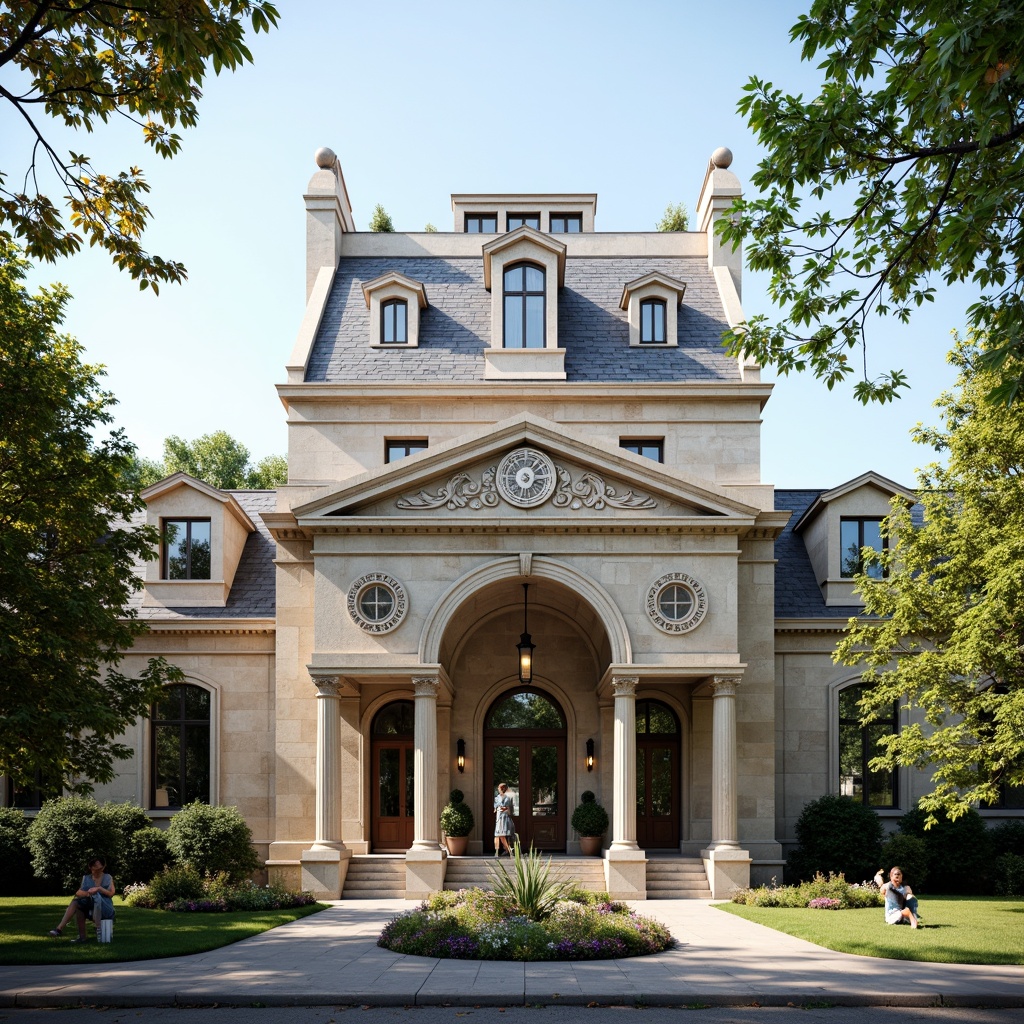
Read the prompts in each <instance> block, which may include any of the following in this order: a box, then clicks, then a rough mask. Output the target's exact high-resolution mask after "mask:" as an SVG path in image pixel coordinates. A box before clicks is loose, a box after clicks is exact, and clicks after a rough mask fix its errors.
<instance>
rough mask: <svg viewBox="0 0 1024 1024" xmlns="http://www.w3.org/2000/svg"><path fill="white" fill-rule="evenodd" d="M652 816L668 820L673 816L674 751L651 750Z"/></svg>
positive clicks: (662, 748) (663, 749)
mask: <svg viewBox="0 0 1024 1024" xmlns="http://www.w3.org/2000/svg"><path fill="white" fill-rule="evenodd" d="M651 814H652V815H654V816H655V817H663V818H667V817H669V816H670V815H671V814H672V751H671V750H669V749H668V748H667V747H654V748H653V749H652V750H651Z"/></svg>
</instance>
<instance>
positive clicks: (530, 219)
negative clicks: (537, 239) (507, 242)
mask: <svg viewBox="0 0 1024 1024" xmlns="http://www.w3.org/2000/svg"><path fill="white" fill-rule="evenodd" d="M523 225H526V227H528V228H534V229H535V230H536V231H540V214H539V213H510V214H509V215H508V217H507V218H506V227H505V230H506V231H515V229H516V228H521V227H523Z"/></svg>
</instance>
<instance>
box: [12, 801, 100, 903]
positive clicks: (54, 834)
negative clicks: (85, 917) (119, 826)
mask: <svg viewBox="0 0 1024 1024" xmlns="http://www.w3.org/2000/svg"><path fill="white" fill-rule="evenodd" d="M115 818H116V815H111V814H103V813H101V809H100V805H99V804H98V803H96V801H95V800H93V799H92V797H82V796H64V797H58V798H57V799H55V800H47V801H46V802H45V803H44V804H43V806H42V807H41V808H40V810H39V813H38V814H37V815H36V816H35V818H33V820H32V822H31V823H30V824H29V826H28V845H29V850H30V851H31V853H32V869H33V870H34V871H35V874H36V877H37V878H41V879H43V880H44V881H45V883H46V885H47V886H51V887H53V889H54V890H59V891H61V892H74V891H75V890H76V889H77V888H78V886H79V885H80V884H81V882H82V876H83V875H84V874H85V873H86V868H85V864H86V861H87V860H88V859H89V858H90V857H91V856H93V855H95V854H99V855H100V856H102V857H104V858H105V859H109V860H110V862H111V863H113V862H114V861H115V860H116V857H115V856H113V853H114V851H115V850H116V849H117V848H118V846H119V842H120V836H118V835H117V833H116V826H115Z"/></svg>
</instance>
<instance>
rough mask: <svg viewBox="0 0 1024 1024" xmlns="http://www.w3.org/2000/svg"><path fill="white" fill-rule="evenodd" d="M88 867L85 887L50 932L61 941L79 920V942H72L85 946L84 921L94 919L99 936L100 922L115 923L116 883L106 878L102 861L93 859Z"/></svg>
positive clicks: (105, 868)
mask: <svg viewBox="0 0 1024 1024" xmlns="http://www.w3.org/2000/svg"><path fill="white" fill-rule="evenodd" d="M87 867H88V868H89V874H87V875H85V876H84V877H83V878H82V884H81V886H80V888H79V890H78V892H76V893H75V895H74V898H73V899H72V900H71V903H70V904H69V905H68V909H67V910H65V911H64V916H63V917H62V918H61V919H60V924H59V925H57V927H56V928H51V929H50V935H52V936H53V937H54V938H55V939H59V938H60V937H61V936H62V935H63V934H64V926H65V925H66V924H67V923H68V921H70V920H71V918H72V917H75V918H77V922H76V923H77V924H78V938H77V939H72V940H71V941H72V942H85V921H86V918H87V917H91V918H92V919H93V922H94V923H95V925H96V934H97V937H98V936H99V930H100V921H103V920H106V921H109V920H112V919H113V917H114V900H113V895H114V880H113V879H112V878H111V877H110V875H108V874H107V865H106V862H105V861H104V860H103V858H102V857H93V858H91V859H90V861H89V863H88V865H87Z"/></svg>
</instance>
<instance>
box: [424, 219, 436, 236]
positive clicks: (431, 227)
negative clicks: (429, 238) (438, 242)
mask: <svg viewBox="0 0 1024 1024" xmlns="http://www.w3.org/2000/svg"><path fill="white" fill-rule="evenodd" d="M423 230H424V231H426V232H427V233H428V234H432V235H436V234H437V228H436V227H434V225H433V224H431V223H430V221H429V220H428V221H427V223H426V224H424V225H423Z"/></svg>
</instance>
